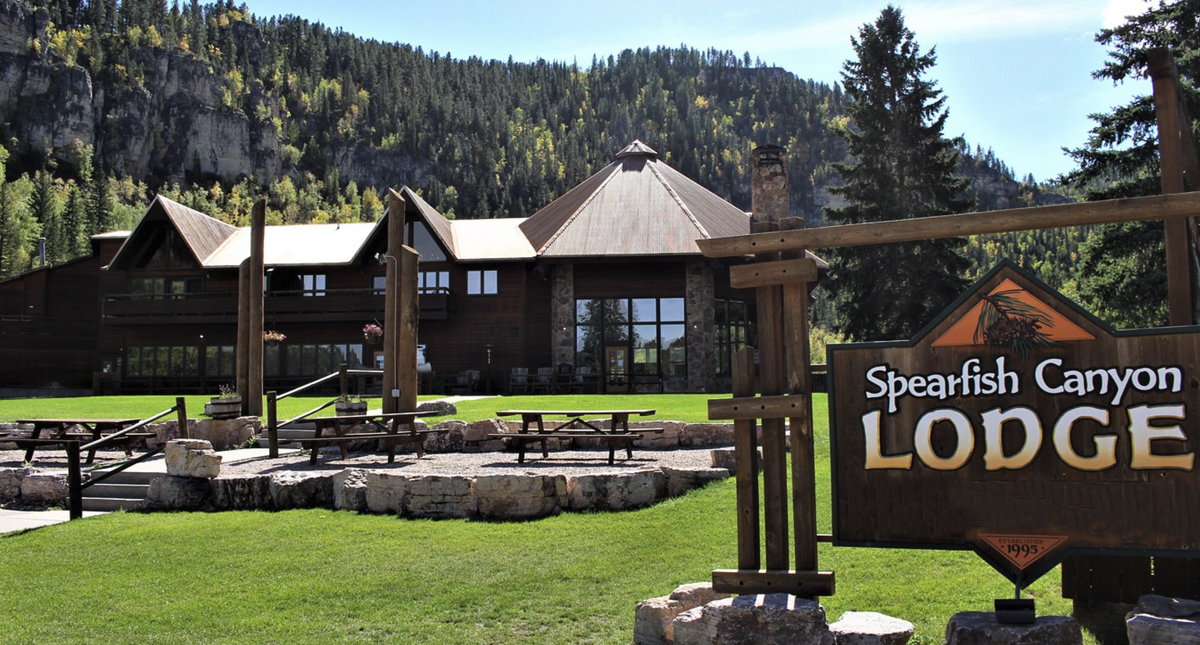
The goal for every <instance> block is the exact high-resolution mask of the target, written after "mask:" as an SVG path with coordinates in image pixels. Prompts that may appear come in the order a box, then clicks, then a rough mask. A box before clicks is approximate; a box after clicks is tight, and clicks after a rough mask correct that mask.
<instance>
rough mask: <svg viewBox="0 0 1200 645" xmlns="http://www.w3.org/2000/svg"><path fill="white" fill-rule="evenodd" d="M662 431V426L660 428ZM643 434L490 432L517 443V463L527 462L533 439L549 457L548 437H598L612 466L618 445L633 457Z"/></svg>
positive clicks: (497, 436)
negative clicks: (603, 444) (527, 445)
mask: <svg viewBox="0 0 1200 645" xmlns="http://www.w3.org/2000/svg"><path fill="white" fill-rule="evenodd" d="M659 431H660V432H661V431H662V428H659ZM641 436H642V435H641V434H640V433H635V432H629V433H625V432H621V433H611V432H610V433H597V432H579V431H574V432H554V431H550V432H537V433H528V434H522V433H520V432H495V433H492V434H489V435H488V437H489V438H491V439H509V440H512V442H513V443H514V444H516V448H517V463H518V464H523V463H525V444H527V443H529V442H531V441H540V442H541V444H542V457H549V456H550V451H549V449H548V447H547V444H546V440H547V439H576V438H584V439H596V440H598V441H600V442H602V443H607V444H608V464H609V465H610V466H611V465H612V464H614V463H616V452H617V448H618V447H624V448H625V456H626V457H627V458H631V459H632V458H633V442H634V441H636V440H637V439H639V438H640V437H641Z"/></svg>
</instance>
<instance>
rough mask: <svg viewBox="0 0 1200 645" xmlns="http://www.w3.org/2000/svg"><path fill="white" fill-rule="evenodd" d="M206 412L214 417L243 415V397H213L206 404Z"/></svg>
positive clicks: (223, 417) (226, 417) (225, 417)
mask: <svg viewBox="0 0 1200 645" xmlns="http://www.w3.org/2000/svg"><path fill="white" fill-rule="evenodd" d="M204 414H207V415H208V416H210V417H212V418H214V419H236V418H238V417H240V416H242V397H240V396H239V397H237V398H233V399H213V400H211V401H209V402H208V403H205V404H204Z"/></svg>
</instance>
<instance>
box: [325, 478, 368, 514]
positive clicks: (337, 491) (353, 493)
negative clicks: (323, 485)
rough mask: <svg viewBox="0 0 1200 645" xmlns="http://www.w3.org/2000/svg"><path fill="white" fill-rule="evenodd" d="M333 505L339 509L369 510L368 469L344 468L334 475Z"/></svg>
mask: <svg viewBox="0 0 1200 645" xmlns="http://www.w3.org/2000/svg"><path fill="white" fill-rule="evenodd" d="M333 507H334V508H336V509H338V510H346V511H358V512H360V513H361V512H362V511H365V510H367V471H365V470H363V469H361V468H350V469H347V470H343V471H341V472H339V473H338V474H336V475H334V476H333Z"/></svg>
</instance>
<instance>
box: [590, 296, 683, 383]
mask: <svg viewBox="0 0 1200 645" xmlns="http://www.w3.org/2000/svg"><path fill="white" fill-rule="evenodd" d="M684 322H685V310H684V300H683V298H632V299H630V298H604V299H586V300H576V301H575V365H576V367H589V368H591V369H593V370H595V371H597V372H599V371H600V368H601V365H602V364H603V361H604V356H603V353H604V351H605V349H606V348H609V347H628V348H630V349H631V350H632V358H633V361H632V363H633V375H634V377H635V379H636V378H637V377H639V376H641V377H649V378H650V379H652V380H656V379H658V378H662V379H665V380H685V379H687V334H686V328H685V325H684Z"/></svg>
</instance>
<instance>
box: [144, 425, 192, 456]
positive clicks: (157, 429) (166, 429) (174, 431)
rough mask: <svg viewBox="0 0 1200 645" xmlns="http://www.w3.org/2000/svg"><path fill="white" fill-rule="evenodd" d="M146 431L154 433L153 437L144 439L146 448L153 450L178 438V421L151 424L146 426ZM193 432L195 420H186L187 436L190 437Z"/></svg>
mask: <svg viewBox="0 0 1200 645" xmlns="http://www.w3.org/2000/svg"><path fill="white" fill-rule="evenodd" d="M146 431H147V432H153V433H154V436H153V437H146V447H147V448H150V449H151V450H153V449H155V448H157V447H159V446H163V445H166V444H167V442H170V441H173V440H175V439H178V438H179V421H166V422H164V423H152V424H150V425H148V426H146ZM195 431H196V420H195V419H188V435H189V436H190V435H192V433H194V432H195Z"/></svg>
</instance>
